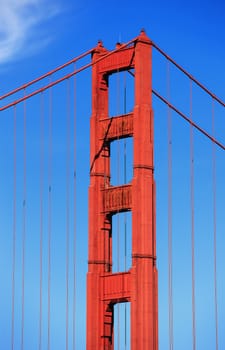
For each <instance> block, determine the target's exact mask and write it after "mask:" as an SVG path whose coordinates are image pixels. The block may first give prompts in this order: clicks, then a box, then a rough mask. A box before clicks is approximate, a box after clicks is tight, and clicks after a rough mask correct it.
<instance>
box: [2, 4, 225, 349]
mask: <svg viewBox="0 0 225 350" xmlns="http://www.w3.org/2000/svg"><path fill="white" fill-rule="evenodd" d="M0 5H1V13H0V77H1V78H0V81H1V84H0V95H2V94H3V93H5V92H7V91H9V90H10V89H13V88H15V87H17V86H19V85H21V84H23V83H25V82H28V81H29V80H32V79H34V78H36V77H37V76H39V75H40V74H43V73H45V72H47V71H49V70H51V69H53V68H55V67H56V66H58V65H60V64H63V63H64V62H65V61H67V60H70V59H71V58H73V57H75V56H77V55H79V54H80V53H82V52H84V51H86V50H88V49H90V48H91V47H94V46H95V45H96V44H97V41H98V40H99V39H102V40H103V43H104V45H105V47H106V48H108V49H113V48H114V47H115V43H116V42H117V41H122V42H126V41H128V40H130V39H132V38H133V37H136V36H137V35H138V34H139V32H140V30H141V28H145V30H146V32H147V34H148V36H149V37H150V38H151V39H152V40H153V41H154V42H155V43H156V44H158V45H159V46H160V47H161V48H162V49H163V50H164V51H166V52H167V53H168V54H169V55H170V56H171V57H172V58H173V59H175V60H176V61H177V62H178V63H179V64H180V65H181V66H183V67H184V68H185V69H187V70H188V71H189V72H190V73H191V74H192V75H193V76H195V77H196V78H197V79H199V80H200V81H201V82H202V83H203V84H205V85H206V86H207V87H208V88H209V89H210V90H212V91H213V92H215V93H216V94H217V95H218V96H219V97H220V98H221V99H222V100H225V94H224V81H225V69H224V62H225V47H224V45H223V43H224V37H225V22H224V10H225V8H224V7H225V5H224V4H223V2H222V1H214V2H212V1H205V2H203V1H202V2H200V1H197V2H196V1H192V0H191V1H187V2H180V1H170V2H169V1H164V0H163V1H158V2H154V1H142V2H136V1H129V2H128V1H127V0H125V1H117V0H116V1H111V2H110V1H105V2H103V1H100V0H96V1H90V0H89V1H88V0H84V1H76V2H75V1H69V0H65V1H62V0H56V1H51V0H49V1H47V0H1V1H0ZM169 69H170V75H171V77H170V81H171V86H170V95H171V100H172V102H173V103H174V104H176V105H177V106H178V107H179V108H181V110H182V111H183V112H184V113H186V114H189V111H190V106H189V101H190V96H189V91H190V85H189V81H188V80H187V79H184V78H183V77H182V76H181V75H179V74H178V73H177V71H176V70H175V69H174V68H173V67H172V66H170V68H169ZM167 71H168V67H167V66H166V62H165V60H163V59H161V58H160V57H159V55H158V54H155V56H154V61H153V83H154V84H153V85H154V87H155V88H156V89H158V90H159V91H160V92H161V93H162V94H164V95H165V97H167V94H168V91H167V89H166V86H167V84H168V75H166V72H167ZM122 79H124V78H123V77H121V78H120V84H121V85H122V84H123V80H122ZM129 79H130V78H129V77H128V78H127V81H128V82H130V80H129ZM47 82H48V81H47ZM113 83H115V82H113V81H112V85H113ZM131 84H132V83H131ZM76 86H77V106H76V110H77V140H76V147H77V203H76V209H77V215H76V227H77V230H76V231H77V255H76V256H77V279H76V283H77V290H76V310H77V311H76V338H77V339H76V349H78V350H82V349H84V348H85V317H86V316H85V280H86V277H85V274H86V270H87V188H88V182H89V179H88V172H89V117H90V114H91V100H90V92H91V75H90V70H88V71H86V72H84V73H81V74H80V75H79V76H77V78H76ZM115 86H116V84H115ZM114 88H115V87H114ZM69 89H70V92H71V97H70V98H71V100H70V102H69V103H70V105H71V108H73V107H72V105H73V103H72V102H73V101H72V92H73V81H72V80H71V82H70V83H68V82H65V83H63V84H62V87H61V88H60V87H59V88H55V90H54V91H53V102H54V107H53V114H54V120H53V179H52V181H53V188H54V189H55V192H54V191H53V194H52V196H53V208H52V211H53V214H52V215H53V222H54V223H53V228H52V232H53V234H52V235H53V241H52V242H53V243H52V266H53V267H52V290H53V289H54V291H52V315H51V320H52V325H51V327H52V328H51V331H52V349H53V350H58V349H64V348H65V263H66V257H65V251H66V238H65V227H66V213H65V205H66V188H65V168H66V159H65V154H66V147H67V144H66V136H67V129H66V123H65V121H64V119H62V118H61V116H62V115H65V116H66V115H67V113H68V110H67V102H68V100H67V92H68V90H69ZM127 89H128V88H127ZM121 90H122V89H121ZM115 95H116V92H115ZM131 95H132V92H129V89H128V98H127V104H128V105H129V107H130V106H131V105H132V97H131ZM41 98H43V100H41ZM113 98H114V100H115V97H112V99H113ZM114 100H112V101H114ZM41 101H42V102H41ZM121 101H122V98H121ZM153 101H154V113H155V139H156V148H155V162H156V180H157V209H158V211H157V239H158V240H157V249H158V267H159V321H160V324H159V327H160V328H159V337H160V338H159V339H160V350H164V349H168V348H169V346H168V282H167V280H168V267H167V249H168V248H167V226H168V222H167V217H168V207H167V200H168V199H167V193H168V184H167V181H168V180H167V162H168V158H167V155H168V144H167V118H168V110H167V108H166V107H165V106H163V105H162V104H161V102H159V101H157V99H155V98H154V100H153ZM41 103H43V106H44V107H43V108H44V115H45V116H46V122H45V123H46V124H45V131H44V132H45V134H44V135H45V136H44V137H45V139H44V149H45V152H46V153H45V158H44V169H45V174H44V186H45V187H44V188H45V190H44V233H45V234H46V235H45V236H44V242H43V247H44V248H43V249H44V253H43V254H44V255H43V261H44V264H47V226H48V218H47V205H48V198H47V196H48V193H47V190H46V189H47V176H48V175H47V166H48V156H47V154H48V120H47V114H48V108H49V93H48V92H46V93H45V94H44V96H43V97H35V98H34V99H33V101H32V102H31V103H30V104H29V103H28V104H27V116H28V118H27V131H28V133H27V146H28V147H27V197H28V198H27V201H28V204H29V203H30V205H29V207H28V209H27V210H28V212H27V242H26V248H27V250H26V279H25V295H26V298H25V349H32V350H33V349H37V345H38V322H39V313H38V312H39V304H38V302H39V299H38V298H39V260H38V259H39V233H40V227H39V225H40V223H39V221H38V219H39V216H38V215H39V214H37V213H38V211H39V209H40V208H39V206H40V203H39V192H38V191H37V188H39V187H38V186H40V178H39V175H38V174H39V171H40V168H39V155H40V154H39V152H40V144H39V141H40V113H41ZM2 105H3V102H1V106H2ZM113 108H114V109H113ZM118 109H120V111H121V110H123V106H122V102H120V105H119V107H118V106H117V107H113V102H112V114H113V113H114V114H115V113H116V112H117V111H118ZM211 110H212V104H211V100H210V98H208V97H206V96H205V94H203V93H201V92H200V90H199V89H197V88H195V87H193V118H194V120H195V121H197V122H199V123H200V124H201V125H202V126H203V127H204V128H206V130H208V131H209V132H212V127H211V124H212V121H211V114H212V113H211ZM121 113H122V112H121ZM17 114H18V125H17V133H18V134H17V157H18V158H17V162H18V169H17V248H16V249H17V250H16V259H17V260H16V261H17V265H16V266H17V270H16V296H15V300H16V309H15V310H16V316H15V324H16V326H17V327H16V329H17V330H16V332H15V344H16V345H15V350H17V349H20V345H19V344H20V320H21V307H20V306H21V305H20V303H21V259H22V248H21V237H22V236H21V232H22V229H21V227H22V214H23V213H22V208H21V203H22V200H23V193H22V192H23V105H21V106H20V107H18V109H17ZM31 117H32V118H31ZM224 117H225V115H224V111H223V109H222V108H220V107H218V106H217V105H215V122H216V125H215V130H216V136H217V137H218V138H219V139H220V140H221V141H222V142H224V141H225V137H224V127H225V122H224ZM172 120H173V121H172V123H173V237H174V240H173V249H174V255H173V256H174V265H173V266H174V349H176V350H180V349H184V350H186V349H187V350H190V349H191V344H192V343H191V339H192V335H191V327H192V324H191V283H190V282H191V265H190V264H191V260H190V253H191V251H190V243H191V242H190V232H191V229H190V227H191V226H190V225H191V214H190V178H189V173H190V147H189V140H190V128H189V126H188V125H187V124H185V123H183V121H182V120H181V119H180V117H178V116H176V115H175V113H172ZM0 123H1V125H0V130H1V131H0V135H1V136H0V139H1V141H0V145H1V150H0V159H1V169H2V178H3V186H0V187H1V190H0V198H1V199H0V208H1V211H2V212H3V213H4V214H3V215H2V218H1V220H0V227H1V233H0V247H1V248H0V276H1V280H4V281H5V283H4V284H3V285H4V287H3V289H2V291H1V292H0V294H1V295H2V297H1V298H0V300H1V302H0V305H1V307H0V308H1V310H3V312H1V317H0V343H1V344H4V345H2V346H3V349H4V350H8V349H10V336H11V328H10V327H11V321H10V318H11V271H12V227H11V226H12V197H13V194H12V187H13V136H12V135H13V110H11V111H8V112H4V113H2V117H1V120H0ZM71 123H72V122H71ZM72 128H73V124H71V134H70V136H71V138H72V136H73V132H72ZM194 135H195V154H194V155H195V231H196V331H197V349H201V350H202V349H204V350H212V349H216V348H215V325H214V304H213V302H214V299H213V288H212V283H213V251H212V249H213V238H212V232H213V215H212V212H213V196H212V186H213V185H212V145H211V144H210V143H209V142H208V141H207V140H205V139H204V137H203V136H199V134H198V133H197V132H195V133H194ZM9 140H10V141H11V142H8V141H9ZM69 147H70V148H71V154H70V166H71V168H70V171H71V173H70V182H69V189H70V191H71V193H72V191H73V186H74V183H73V178H72V175H71V174H72V171H73V169H72V161H73V154H72V153H73V151H72V145H69ZM116 147H117V146H116ZM116 147H115V149H114V150H113V152H114V153H115V154H116V153H117V151H118V149H119V150H122V149H123V148H122V147H123V144H121V145H119V146H118V147H119V148H117V149H116ZM129 147H130V148H132V144H129V142H128V149H129ZM6 150H7V152H8V154H7V157H6ZM115 159H116V156H115ZM216 159H217V174H216V176H217V202H216V203H217V233H218V300H219V316H218V320H219V349H223V348H224V346H225V338H224V335H223V332H222V324H224V322H225V304H224V293H225V280H224V276H223V273H222V266H223V264H224V263H225V262H224V253H223V252H224V249H222V247H224V246H225V240H224V215H223V211H224V210H223V208H224V205H223V198H224V194H225V186H224V183H223V182H224V180H223V179H224V172H225V166H224V164H225V163H224V160H225V159H224V155H223V152H222V151H219V150H217V151H216ZM128 163H129V164H132V160H129V161H128ZM122 166H123V165H122ZM9 174H10V175H9ZM121 176H122V175H121ZM62 184H63V185H62ZM69 201H70V205H71V207H70V221H69V225H70V226H69V233H70V243H71V247H70V265H69V267H70V270H69V271H70V295H69V305H70V313H69V321H70V326H69V334H70V341H69V349H72V338H71V334H72V307H73V302H72V284H73V276H72V268H73V266H72V263H73V262H72V254H73V250H72V239H73V237H72V233H73V232H72V231H73V222H74V221H73V212H72V211H73V201H72V194H71V195H70V198H69ZM123 220H124V219H123V218H122V219H120V225H122V221H123ZM115 226H117V227H118V224H116V225H115ZM121 230H122V229H121ZM62 232H63V234H62ZM203 236H205V238H203ZM115 237H116V233H115ZM115 240H116V238H115ZM122 244H123V243H122V242H121V246H122ZM121 250H122V248H121ZM115 259H116V257H115ZM121 259H122V258H121ZM45 266H47V265H45ZM46 307H47V272H44V275H43V310H45V311H43V312H44V314H43V349H47V347H46V339H47V313H46ZM116 312H118V311H116ZM123 313H124V309H123V308H122V310H121V314H123ZM122 317H123V316H121V324H123V320H122ZM30 334H32V336H30ZM122 341H123V339H122V340H121V342H122ZM184 343H185V345H184ZM123 346H124V345H123V344H121V345H120V349H121V350H122V349H124V347H123Z"/></svg>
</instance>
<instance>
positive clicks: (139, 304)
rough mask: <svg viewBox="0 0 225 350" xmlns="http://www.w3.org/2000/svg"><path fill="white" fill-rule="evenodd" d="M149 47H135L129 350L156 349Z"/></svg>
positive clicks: (142, 41)
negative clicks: (131, 279)
mask: <svg viewBox="0 0 225 350" xmlns="http://www.w3.org/2000/svg"><path fill="white" fill-rule="evenodd" d="M151 62H152V46H151V42H150V40H149V39H148V38H147V37H146V36H145V35H144V34H142V35H140V36H139V40H138V41H137V43H136V47H135V106H134V124H133V125H134V129H133V137H134V177H133V181H132V217H133V222H132V274H133V285H132V298H131V344H132V345H131V349H132V350H149V349H154V350H155V349H158V344H157V319H158V317H157V299H158V297H157V270H156V237H155V184H154V177H153V173H154V158H153V146H154V140H153V134H154V133H153V110H152V65H151Z"/></svg>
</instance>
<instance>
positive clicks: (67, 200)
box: [66, 79, 70, 350]
mask: <svg viewBox="0 0 225 350" xmlns="http://www.w3.org/2000/svg"><path fill="white" fill-rule="evenodd" d="M66 135H67V137H66V141H67V142H66V143H67V145H66V147H67V150H66V154H67V156H66V350H68V345H69V344H68V340H69V248H70V246H69V245H70V227H69V225H70V186H69V180H70V80H69V79H68V80H67V132H66Z"/></svg>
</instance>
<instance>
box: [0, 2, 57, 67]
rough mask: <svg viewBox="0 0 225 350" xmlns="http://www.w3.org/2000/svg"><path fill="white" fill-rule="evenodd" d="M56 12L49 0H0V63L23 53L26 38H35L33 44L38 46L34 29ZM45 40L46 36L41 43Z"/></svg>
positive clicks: (38, 42)
mask: <svg viewBox="0 0 225 350" xmlns="http://www.w3.org/2000/svg"><path fill="white" fill-rule="evenodd" d="M57 12H58V9H57V7H56V6H51V5H50V4H49V0H0V64H1V63H5V62H8V61H10V60H13V59H15V58H16V57H18V55H21V54H22V53H24V50H25V46H26V44H27V42H28V39H29V40H31V39H32V38H35V41H36V40H37V42H36V43H35V44H36V45H37V47H40V41H38V38H37V33H36V32H35V29H37V25H38V24H40V23H41V22H42V21H44V20H47V19H48V18H49V17H52V16H54V15H55V14H56V13H57ZM32 41H33V40H32ZM46 41H48V38H45V40H44V41H43V43H44V42H46ZM35 44H34V43H33V44H32V48H33V49H34V48H35Z"/></svg>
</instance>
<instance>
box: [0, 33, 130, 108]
mask: <svg viewBox="0 0 225 350" xmlns="http://www.w3.org/2000/svg"><path fill="white" fill-rule="evenodd" d="M136 40H137V38H134V39H132V40H130V41H128V42H127V43H126V44H122V45H120V46H119V47H118V48H116V49H115V50H112V51H109V52H107V53H106V54H105V55H103V56H101V57H99V58H98V59H97V60H96V61H94V62H90V63H87V64H85V65H83V66H82V67H80V68H78V69H77V70H76V71H73V72H72V73H68V74H66V75H64V76H63V77H62V78H59V79H57V80H55V81H53V82H50V83H49V84H47V85H45V86H43V87H41V88H39V89H37V90H35V91H33V92H31V93H30V94H27V95H26V96H25V97H21V98H18V99H17V100H14V101H13V102H10V103H8V104H7V105H5V106H3V107H0V112H2V111H4V110H6V109H8V108H10V107H12V106H14V105H16V104H18V103H21V102H23V101H24V100H27V99H28V98H30V97H32V96H35V95H37V94H39V93H41V92H43V91H45V90H48V89H50V88H51V87H53V86H55V85H57V84H59V83H61V82H62V81H65V80H67V79H69V78H71V77H73V76H74V75H76V74H78V73H80V72H82V71H84V70H85V69H87V68H89V67H92V66H93V65H95V64H97V63H98V62H100V61H102V60H104V59H106V58H107V57H109V56H111V55H113V54H114V53H116V52H119V51H120V50H122V49H124V48H125V47H127V46H129V45H131V44H132V43H134V42H135V41H136ZM51 75H52V73H51V74H50V77H51ZM20 90H21V89H20Z"/></svg>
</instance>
